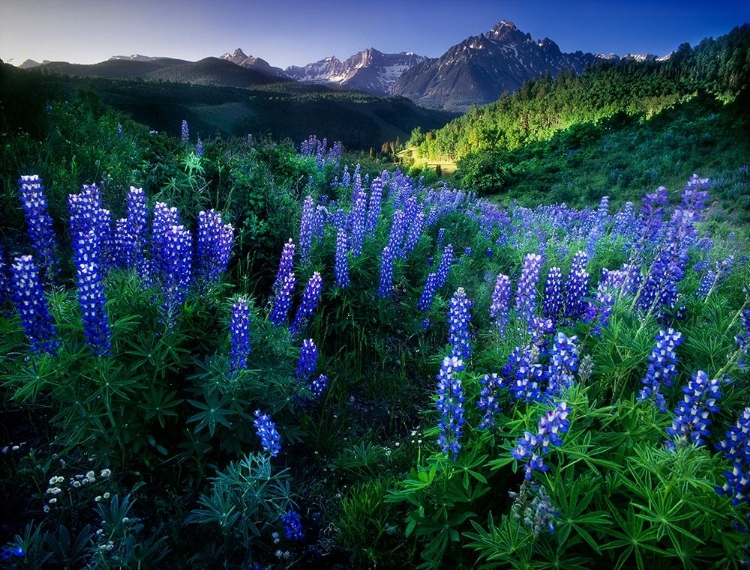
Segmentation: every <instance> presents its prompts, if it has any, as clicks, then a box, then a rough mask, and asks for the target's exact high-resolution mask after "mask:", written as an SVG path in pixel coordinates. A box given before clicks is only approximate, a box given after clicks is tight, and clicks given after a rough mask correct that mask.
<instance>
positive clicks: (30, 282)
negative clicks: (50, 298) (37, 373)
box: [11, 255, 59, 354]
mask: <svg viewBox="0 0 750 570" xmlns="http://www.w3.org/2000/svg"><path fill="white" fill-rule="evenodd" d="M14 261H15V262H14V263H13V265H12V266H11V272H12V275H13V279H12V285H13V301H14V303H15V305H16V308H17V309H18V314H19V316H20V317H21V325H22V326H23V329H24V331H25V332H26V336H27V337H28V339H29V341H30V342H31V350H32V351H33V352H36V353H40V352H46V353H49V354H55V353H56V352H57V347H58V346H59V343H58V342H57V341H56V340H55V335H56V329H55V325H54V324H52V315H50V312H49V305H48V304H47V299H45V297H44V291H43V290H42V284H41V283H40V281H39V269H38V268H37V266H36V264H35V263H34V259H33V258H32V257H31V256H30V255H22V256H21V257H16V258H15V260H14Z"/></svg>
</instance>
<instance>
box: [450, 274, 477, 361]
mask: <svg viewBox="0 0 750 570" xmlns="http://www.w3.org/2000/svg"><path fill="white" fill-rule="evenodd" d="M471 305H472V302H471V301H470V300H469V299H468V298H467V297H466V292H465V291H464V288H463V287H459V288H458V289H457V290H456V292H455V293H454V295H453V297H452V298H451V300H450V304H449V308H448V343H449V344H450V345H451V347H452V348H451V356H457V357H458V358H460V359H461V360H468V359H469V358H470V357H471V333H470V331H469V324H470V323H471V314H470V313H469V308H470V307H471Z"/></svg>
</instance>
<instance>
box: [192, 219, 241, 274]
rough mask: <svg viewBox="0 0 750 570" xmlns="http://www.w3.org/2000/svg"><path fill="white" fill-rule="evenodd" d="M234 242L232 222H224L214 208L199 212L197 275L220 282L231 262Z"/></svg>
mask: <svg viewBox="0 0 750 570" xmlns="http://www.w3.org/2000/svg"><path fill="white" fill-rule="evenodd" d="M233 242H234V228H233V227H232V225H231V224H224V223H223V222H222V220H221V216H220V215H219V214H218V213H217V212H216V211H214V210H208V211H207V212H206V211H202V212H199V213H198V235H197V244H196V245H197V247H196V250H197V251H196V253H197V256H198V259H197V264H196V265H197V271H196V273H197V277H198V278H200V279H203V280H204V281H205V282H206V283H216V282H218V281H219V278H220V277H221V274H222V273H224V272H225V271H226V269H227V265H228V264H229V257H230V256H231V255H232V244H233Z"/></svg>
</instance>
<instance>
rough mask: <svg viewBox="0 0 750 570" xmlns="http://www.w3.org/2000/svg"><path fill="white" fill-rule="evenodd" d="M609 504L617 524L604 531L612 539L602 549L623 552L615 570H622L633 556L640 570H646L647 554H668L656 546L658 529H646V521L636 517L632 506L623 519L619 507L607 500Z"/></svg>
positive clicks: (629, 506) (628, 508) (629, 505)
mask: <svg viewBox="0 0 750 570" xmlns="http://www.w3.org/2000/svg"><path fill="white" fill-rule="evenodd" d="M607 503H608V504H609V510H610V514H611V515H612V517H613V519H614V523H615V524H614V525H613V527H608V528H606V529H604V532H606V533H607V534H608V535H609V536H610V537H611V538H610V539H608V540H607V541H606V542H605V543H604V545H603V546H602V547H601V549H602V550H614V551H618V550H620V551H621V552H620V555H619V557H618V558H617V564H616V565H615V567H614V570H620V568H622V567H623V566H625V564H627V563H628V562H629V560H630V557H631V555H633V556H635V561H636V565H637V567H638V570H644V569H645V568H646V566H645V563H644V560H643V555H644V554H645V553H648V552H653V553H656V554H660V555H665V554H667V553H666V552H665V551H664V550H662V549H660V548H658V547H656V546H655V543H656V529H655V528H652V527H647V528H644V523H645V521H644V520H643V519H642V518H639V517H638V516H636V513H635V508H634V507H633V505H632V504H628V506H627V515H626V518H623V516H622V514H621V513H620V511H619V509H618V507H617V506H615V505H614V504H613V503H612V502H610V501H609V499H607ZM631 565H632V563H631ZM627 567H628V568H629V567H631V566H630V565H629V566H627Z"/></svg>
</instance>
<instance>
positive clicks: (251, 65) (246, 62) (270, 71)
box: [219, 48, 289, 79]
mask: <svg viewBox="0 0 750 570" xmlns="http://www.w3.org/2000/svg"><path fill="white" fill-rule="evenodd" d="M219 59H224V60H226V61H231V62H232V63H234V64H236V65H239V66H240V67H244V68H245V69H252V70H255V71H260V72H261V73H265V74H266V75H271V76H273V77H280V78H282V79H288V78H289V76H288V75H287V74H286V73H284V71H283V70H282V69H280V68H278V67H272V66H271V64H269V63H268V62H267V61H266V60H265V59H261V58H260V57H253V56H251V55H246V54H245V52H243V51H242V50H241V49H240V48H237V49H236V50H234V53H232V54H229V53H225V54H223V55H221V56H220V57H219Z"/></svg>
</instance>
